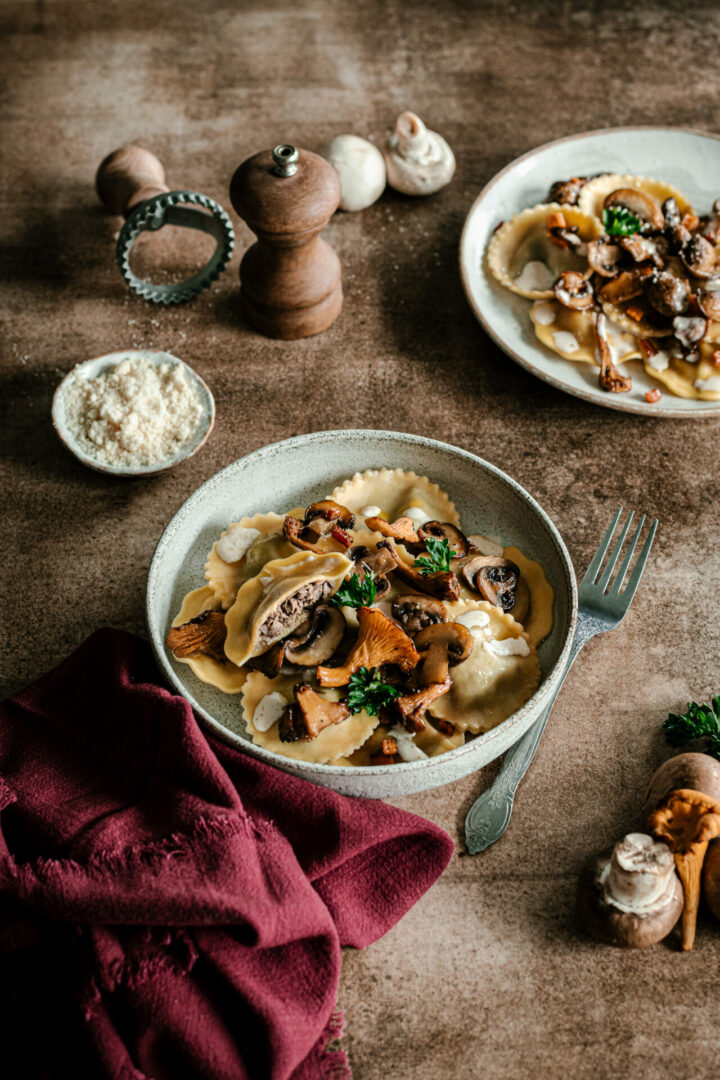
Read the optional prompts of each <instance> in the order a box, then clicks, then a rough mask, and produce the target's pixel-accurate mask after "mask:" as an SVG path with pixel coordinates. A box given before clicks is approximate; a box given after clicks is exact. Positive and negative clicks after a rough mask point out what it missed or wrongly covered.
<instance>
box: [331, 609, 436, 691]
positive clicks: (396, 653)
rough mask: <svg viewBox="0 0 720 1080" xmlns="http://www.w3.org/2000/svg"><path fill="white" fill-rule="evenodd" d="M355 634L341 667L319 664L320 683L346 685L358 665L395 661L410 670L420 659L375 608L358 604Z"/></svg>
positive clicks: (392, 625) (399, 631) (405, 638)
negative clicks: (356, 632)
mask: <svg viewBox="0 0 720 1080" xmlns="http://www.w3.org/2000/svg"><path fill="white" fill-rule="evenodd" d="M357 618H358V636H357V640H356V642H355V644H354V645H353V647H352V649H351V650H350V653H349V655H348V657H347V659H346V660H345V663H344V664H343V665H342V667H322V666H321V667H318V669H317V680H318V682H319V683H320V686H346V685H347V683H349V682H350V679H351V677H352V676H353V675H354V674H355V672H356V671H358V670H359V669H360V668H361V667H365V668H378V667H382V665H383V664H397V665H398V667H399V668H400V669H401V670H402V671H410V670H411V668H414V667H415V665H416V664H417V662H418V660H419V659H420V657H419V655H418V652H417V650H416V649H415V646H414V645H413V643H412V640H411V639H410V638H409V637H408V635H407V634H406V633H405V631H404V630H402V629H401V628H400V627H399V626H398V625H397V624H396V623H394V622H393V621H392V619H388V617H387V615H383V613H382V612H381V611H378V610H377V609H376V608H369V607H360V608H358V613H357Z"/></svg>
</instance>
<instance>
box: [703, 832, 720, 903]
mask: <svg viewBox="0 0 720 1080" xmlns="http://www.w3.org/2000/svg"><path fill="white" fill-rule="evenodd" d="M703 892H704V893H705V900H706V901H707V906H708V907H709V908H710V910H711V911H712V913H713V915H714V916H715V918H716V919H720V840H713V841H712V843H711V844H710V846H709V847H708V850H707V855H706V856H705V865H704V866H703Z"/></svg>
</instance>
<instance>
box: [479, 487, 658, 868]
mask: <svg viewBox="0 0 720 1080" xmlns="http://www.w3.org/2000/svg"><path fill="white" fill-rule="evenodd" d="M622 511H623V508H622V506H621V507H620V509H619V510H618V512H617V513H616V515H615V517H614V518H613V520H612V523H611V525H610V527H609V528H608V530H607V532H606V533H605V535H604V536H603V538H602V540H601V541H600V545H599V547H598V549H597V551H596V552H595V554H594V555H593V558H592V562H591V563H590V565H589V567H588V569H587V573H586V574H585V577H584V578H583V579H582V582H581V583H580V589H579V592H578V601H579V606H578V619H577V627H576V629H575V637H574V638H573V643H572V648H571V649H570V658H569V660H568V662H567V666H566V667H565V670H564V672H563V673H562V676H561V678H560V681H559V682H558V685H557V689H556V690H555V693H554V694H553V696H552V697H551V699H550V701H549V702H548V704H547V706H546V708H545V711H544V712H543V713H542V714H541V716H540V717H539V718H538V719H537V720H536V721H535V723H534V724H533V726H532V727H531V728H530V730H529V731H527V732H526V733H525V734H524V735H523V737H522V738H521V739H520V740H519V742H517V743H515V745H514V746H513V747H511V748H510V750H508V752H507V753H506V755H505V757H504V759H503V763H502V767H501V769H500V772H499V773H498V775H497V777H496V779H495V782H494V783H493V784H492V786H491V787H489V788H488V790H487V791H484V792H483V793H482V795H481V796H480V797H479V798H478V799H476V800H475V802H474V803H473V804H472V806H471V807H470V811H469V813H468V815H467V817H466V818H465V841H466V844H467V849H468V852H469V853H470V854H471V855H476V854H477V853H478V852H479V851H484V850H485V848H489V847H490V846H491V844H494V843H495V841H496V840H499V839H500V837H501V836H502V835H503V833H504V832H505V830H506V829H507V827H508V825H509V824H510V815H511V814H512V808H513V800H514V798H515V792H516V790H517V786H518V784H519V783H520V781H521V780H522V778H523V776H524V775H525V773H526V772H527V770H528V767H529V765H530V762H531V761H532V759H533V757H534V756H535V751H536V750H537V748H538V743H539V742H540V739H541V737H542V733H543V731H544V730H545V725H546V724H547V722H548V717H549V716H550V711H551V709H552V707H553V705H554V704H555V699H556V697H557V696H558V694H559V693H560V687H561V686H562V684H563V682H564V681H565V676H566V675H567V673H568V671H569V670H570V668H571V667H572V665H573V661H574V660H575V657H576V656H577V654H578V653H579V652H580V650H581V649H582V647H583V645H585V644H586V643H587V642H588V641H589V640H590V638H591V637H594V636H595V635H596V634H604V633H606V632H607V631H608V630H614V629H615V627H616V626H617V625H618V623H620V622H622V620H623V618H624V617H625V615H626V613H627V610H628V608H629V607H630V604H631V602H632V598H633V596H634V595H635V592H636V591H637V587H638V585H639V584H640V578H641V577H642V572H643V570H644V569H645V564H646V563H647V560H648V555H649V554H650V548H651V547H652V542H653V538H654V536H655V531H656V529H657V520H656V521H653V523H652V525H651V526H650V532H649V533H648V536H647V539H646V540H645V543H644V544H643V547H642V550H641V552H640V554H639V556H638V559H637V562H636V563H635V567H634V569H633V572H632V574H631V575H630V578H629V580H628V583H627V585H626V586H625V588H624V589H623V591H622V592H621V591H620V590H621V588H622V584H623V582H624V580H625V577H626V575H627V572H628V569H629V567H630V563H631V561H632V557H633V555H634V553H635V548H636V547H637V545H638V541H639V540H640V534H641V533H642V530H643V525H644V524H645V515H644V514H643V515H642V517H641V518H640V523H639V525H638V526H637V528H636V530H635V533H634V535H633V538H632V540H631V542H630V546H629V548H628V550H627V552H626V553H625V557H624V558H623V561H622V564H621V566H620V570H619V572H618V574H617V575H616V577H615V579H614V580H613V581H612V583H611V581H610V579H611V577H612V572H613V570H614V569H615V566H616V564H617V561H618V559H619V558H620V553H621V551H622V547H623V544H624V543H625V540H626V538H627V535H628V532H629V531H630V526H631V524H632V521H633V518H634V516H635V511H634V510H631V511H630V513H629V515H628V519H627V521H626V522H625V524H624V526H623V528H622V530H621V532H620V536H619V537H618V540H617V543H616V544H615V547H614V548H613V549H612V552H611V554H610V558H609V559H608V562H607V565H606V567H605V569H604V570H603V571H602V573H601V567H602V563H603V559H604V558H605V555H606V554H607V550H608V548H609V547H610V542H611V541H612V538H613V534H614V532H615V529H616V528H617V524H618V522H619V521H620V517H621V514H622Z"/></svg>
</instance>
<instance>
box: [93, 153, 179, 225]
mask: <svg viewBox="0 0 720 1080" xmlns="http://www.w3.org/2000/svg"><path fill="white" fill-rule="evenodd" d="M95 188H96V190H97V193H98V195H99V196H100V199H101V200H102V202H103V203H104V204H105V206H106V207H107V208H108V210H110V212H111V213H113V214H122V215H123V216H124V217H127V216H128V214H129V213H130V211H131V210H133V209H134V208H135V207H136V206H137V205H138V203H141V202H145V200H146V199H151V198H152V197H153V196H154V195H163V194H164V193H165V192H166V191H169V190H170V188H169V187H168V186H167V184H166V183H165V170H164V169H163V167H162V164H161V163H160V161H159V160H158V158H156V157H155V155H154V154H151V153H150V151H149V150H143V148H142V147H141V146H123V147H122V149H120V150H114V151H113V152H112V154H108V156H107V157H106V158H105V159H104V160H103V161H101V162H100V165H99V167H98V171H97V173H96V174H95Z"/></svg>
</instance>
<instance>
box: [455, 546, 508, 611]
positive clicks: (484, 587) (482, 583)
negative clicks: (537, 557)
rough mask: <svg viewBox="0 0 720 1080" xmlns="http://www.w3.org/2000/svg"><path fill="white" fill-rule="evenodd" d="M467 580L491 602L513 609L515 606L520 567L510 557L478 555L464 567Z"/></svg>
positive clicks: (505, 608)
mask: <svg viewBox="0 0 720 1080" xmlns="http://www.w3.org/2000/svg"><path fill="white" fill-rule="evenodd" d="M462 576H463V577H464V578H465V581H466V582H467V584H468V585H469V586H470V588H471V589H474V591H475V592H478V593H480V595H481V596H482V598H483V600H487V602H488V603H489V604H493V605H494V606H495V607H499V608H502V610H503V611H510V612H511V611H512V610H513V608H514V606H515V600H516V596H517V590H518V585H519V582H520V569H519V567H518V566H517V565H516V563H514V562H512V561H511V560H510V559H503V558H502V557H501V556H498V555H478V556H476V557H475V558H474V559H468V561H467V562H466V563H465V565H464V566H463V568H462Z"/></svg>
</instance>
